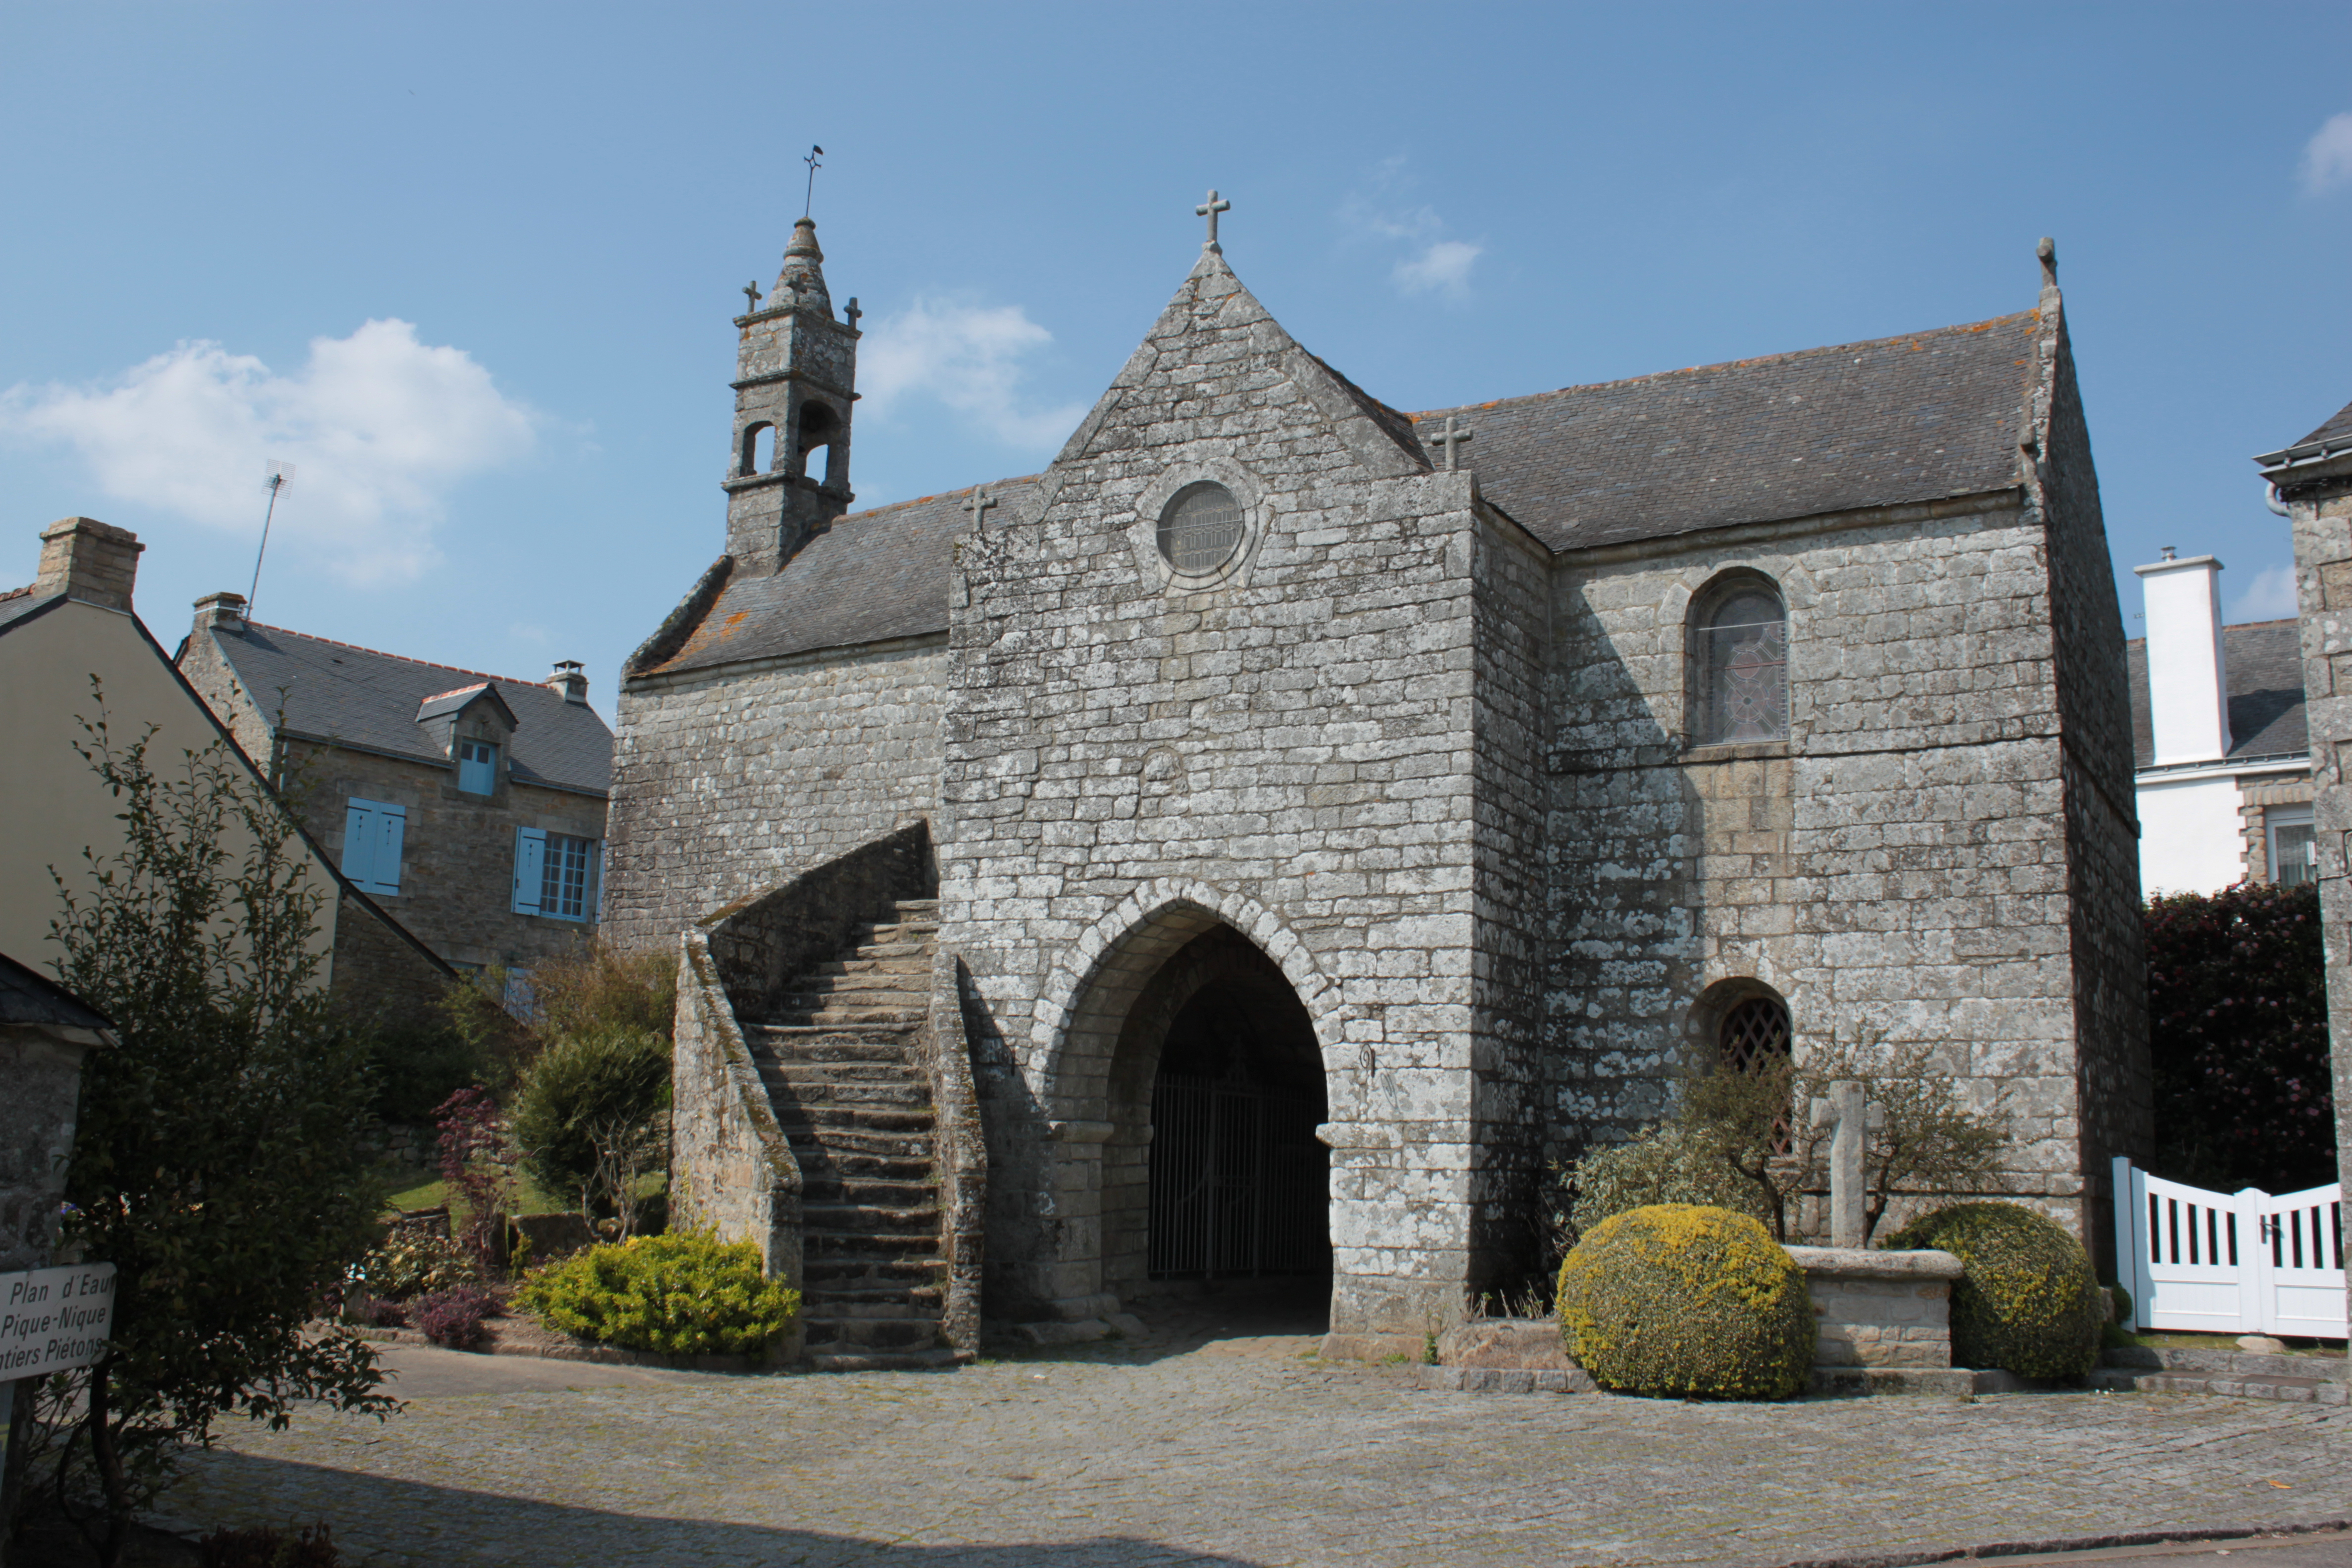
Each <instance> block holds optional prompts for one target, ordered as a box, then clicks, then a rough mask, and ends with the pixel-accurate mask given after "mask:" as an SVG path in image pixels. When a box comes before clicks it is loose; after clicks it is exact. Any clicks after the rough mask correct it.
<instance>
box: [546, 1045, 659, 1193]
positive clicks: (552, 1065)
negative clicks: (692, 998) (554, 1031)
mask: <svg viewBox="0 0 2352 1568" xmlns="http://www.w3.org/2000/svg"><path fill="white" fill-rule="evenodd" d="M669 1054H670V1052H669V1042H668V1041H667V1040H666V1039H664V1038H663V1037H661V1036H660V1035H658V1034H656V1033H655V1032H654V1031H652V1030H651V1029H640V1028H634V1027H628V1026H615V1027H608V1028H602V1029H595V1030H591V1031H588V1032H586V1033H583V1034H576V1035H559V1036H557V1037H555V1040H554V1041H553V1043H551V1045H550V1046H549V1047H547V1049H545V1050H544V1051H541V1053H540V1054H539V1057H538V1058H537V1059H536V1060H534V1061H533V1062H532V1063H531V1064H530V1068H528V1069H526V1070H525V1071H524V1073H523V1079H522V1084H521V1087H520V1089H517V1090H516V1092H515V1101H514V1117H513V1123H512V1126H513V1133H514V1141H515V1142H516V1144H517V1146H518V1147H520V1149H521V1150H522V1163H523V1168H524V1169H525V1170H527V1171H529V1172H530V1174H531V1175H532V1177H533V1178H534V1179H536V1180H537V1181H538V1183H539V1184H540V1185H541V1186H542V1187H544V1188H545V1189H546V1190H547V1191H549V1192H551V1193H581V1192H586V1191H588V1190H590V1189H592V1188H593V1187H594V1186H595V1185H596V1181H597V1171H596V1158H597V1144H598V1142H599V1141H600V1140H601V1141H604V1142H606V1143H608V1144H609V1143H611V1142H614V1141H615V1140H616V1139H617V1138H619V1137H621V1136H622V1135H624V1134H625V1131H627V1130H629V1129H634V1128H642V1127H644V1126H646V1124H648V1123H650V1122H651V1121H653V1119H654V1118H655V1117H656V1116H657V1115H658V1114H659V1113H660V1112H661V1111H662V1110H663V1109H664V1108H665V1107H667V1105H668V1104H669Z"/></svg>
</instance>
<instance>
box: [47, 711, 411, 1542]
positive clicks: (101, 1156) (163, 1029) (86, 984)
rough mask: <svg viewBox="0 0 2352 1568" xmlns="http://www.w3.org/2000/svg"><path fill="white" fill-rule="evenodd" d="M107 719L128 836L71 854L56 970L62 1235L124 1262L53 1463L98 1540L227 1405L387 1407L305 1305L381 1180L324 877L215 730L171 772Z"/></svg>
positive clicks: (59, 1417)
mask: <svg viewBox="0 0 2352 1568" xmlns="http://www.w3.org/2000/svg"><path fill="white" fill-rule="evenodd" d="M92 691H93V696H94V697H95V698H96V700H97V705H98V711H99V717H98V718H97V719H96V720H95V721H90V720H84V721H82V728H83V731H84V732H85V734H86V736H87V742H86V743H85V742H76V750H77V751H79V752H80V753H81V755H82V757H83V758H84V759H85V760H86V761H87V762H88V763H89V765H90V767H91V769H92V771H93V772H95V773H97V775H98V778H99V781H100V784H102V785H103V786H104V787H105V788H106V789H107V790H108V791H109V792H110V794H111V795H113V797H114V798H115V799H116V800H117V801H119V802H120V803H121V805H122V808H123V809H122V811H121V814H120V816H119V818H118V820H120V821H121V823H122V825H123V840H122V847H121V849H120V850H119V851H118V852H116V853H114V854H112V855H106V856H101V855H100V854H98V853H97V852H96V851H93V850H85V851H84V852H83V860H84V868H83V872H82V874H81V875H79V876H77V877H76V878H75V879H73V880H72V881H70V882H69V881H68V879H67V878H66V877H64V876H63V875H61V874H59V873H58V871H57V869H56V868H54V867H52V868H51V871H50V874H51V876H52V877H53V878H54V879H56V881H57V884H58V892H59V894H60V896H61V899H62V900H63V904H64V912H63V913H62V914H61V915H60V916H59V917H58V918H57V919H56V920H55V921H52V922H51V927H50V931H51V936H52V938H53V940H55V941H56V942H58V943H59V944H60V945H61V946H62V948H63V949H64V954H63V956H62V957H61V958H59V959H58V961H57V970H58V976H59V978H60V979H62V980H63V981H64V982H65V983H66V984H68V985H69V986H71V987H72V988H73V989H74V990H75V991H77V992H79V993H80V994H82V995H85V996H87V997H89V999H90V1000H91V1001H92V1002H94V1003H96V1004H97V1005H100V1007H102V1008H104V1009H105V1010H106V1012H107V1013H108V1015H109V1016H111V1017H112V1018H113V1019H114V1021H115V1025H116V1034H117V1037H118V1038H119V1039H120V1041H121V1044H120V1047H118V1048H116V1049H113V1050H109V1051H100V1052H95V1053H93V1054H92V1055H91V1058H90V1060H89V1067H88V1068H87V1069H86V1076H85V1079H84V1083H83V1090H82V1110H81V1117H80V1123H79V1128H78V1130H77V1132H76V1136H75V1142H74V1151H73V1157H72V1161H71V1163H70V1165H69V1166H68V1173H67V1197H68V1201H69V1202H70V1203H71V1205H73V1207H74V1211H75V1212H74V1214H73V1215H72V1216H71V1218H70V1219H69V1221H68V1228H67V1232H66V1240H67V1243H68V1246H69V1247H79V1249H80V1251H81V1254H82V1256H83V1257H85V1258H88V1259H89V1260H91V1261H102V1262H110V1263H112V1264H114V1265H115V1267H116V1269H117V1274H116V1285H115V1305H114V1323H113V1331H112V1335H111V1337H110V1340H109V1342H108V1345H107V1350H106V1353H105V1356H104V1358H103V1359H102V1360H100V1362H99V1363H97V1364H96V1365H95V1366H93V1367H89V1368H86V1369H84V1370H82V1371H81V1372H79V1373H72V1374H68V1375H67V1376H64V1377H60V1378H58V1379H54V1380H52V1382H51V1384H50V1385H49V1387H48V1388H47V1389H46V1390H45V1391H44V1395H43V1400H42V1415H44V1417H45V1422H44V1430H45V1431H46V1433H47V1449H46V1451H45V1454H44V1456H43V1458H44V1461H45V1462H46V1464H47V1465H48V1466H50V1467H53V1468H45V1469H44V1471H43V1474H44V1475H45V1476H46V1477H47V1478H49V1479H50V1480H51V1481H53V1483H54V1487H55V1493H56V1496H57V1499H58V1502H59V1503H60V1504H61V1505H62V1506H63V1507H65V1508H66V1510H68V1513H70V1514H74V1515H76V1516H82V1515H84V1514H88V1513H89V1512H90V1503H91V1500H92V1498H93V1496H94V1497H95V1499H96V1500H97V1505H98V1506H97V1508H96V1510H95V1512H94V1514H93V1515H91V1516H90V1517H89V1518H87V1519H86V1520H85V1529H87V1530H89V1531H90V1532H91V1534H92V1535H93V1537H94V1539H95V1540H96V1541H97V1543H98V1545H99V1549H100V1559H101V1561H102V1562H104V1563H108V1564H113V1563H118V1562H119V1561H120V1559H121V1552H122V1550H123V1547H124V1544H125V1542H126V1540H127V1532H128V1530H129V1526H130V1524H131V1514H132V1510H134V1509H135V1508H137V1507H139V1506H140V1505H141V1504H142V1502H143V1501H144V1500H146V1499H147V1498H148V1497H150V1496H152V1489H153V1488H154V1487H155V1486H157V1485H158V1484H160V1483H161V1482H162V1481H163V1479H167V1478H168V1475H169V1473H170V1469H171V1467H172V1464H173V1460H174V1459H175V1458H176V1457H177V1456H178V1455H179V1454H180V1453H181V1452H182V1451H184V1449H185V1448H186V1447H188V1446H190V1445H203V1444H205V1443H208V1442H209V1441H210V1440H211V1437H212V1434H213V1427H214V1425H215V1422H216V1421H217V1420H218V1419H219V1418H220V1417H222V1416H223V1415H229V1414H237V1415H246V1416H248V1417H250V1418H253V1419H257V1420H267V1421H268V1422H269V1424H270V1425H271V1426H285V1425H286V1422H287V1418H288V1416H289V1413H290V1412H291V1411H292V1409H293V1407H294V1405H295V1404H296V1403H297V1402H299V1401H305V1400H318V1401H324V1402H325V1403H327V1404H328V1405H331V1406H334V1407H336V1408H339V1409H343V1410H354V1411H362V1412H367V1413H372V1414H374V1415H378V1416H382V1415H384V1414H386V1413H388V1412H390V1411H392V1410H394V1409H395V1408H397V1405H396V1402H395V1401H394V1400H393V1399H392V1398H390V1397H389V1396H388V1395H386V1394H382V1393H380V1392H379V1386H380V1384H381V1382H382V1377H383V1374H382V1373H381V1371H380V1370H379V1368H378V1366H377V1364H376V1356H375V1352H374V1350H373V1347H371V1346H370V1345H369V1344H368V1343H367V1342H364V1341H362V1340H360V1339H358V1338H356V1337H352V1336H350V1335H346V1334H341V1333H328V1334H323V1335H314V1334H312V1333H310V1332H307V1331H305V1328H304V1324H305V1323H306V1321H309V1320H310V1318H311V1317H312V1316H313V1315H314V1314H315V1312H316V1310H317V1309H318V1307H319V1304H320V1299H321V1298H322V1296H324V1295H325V1293H326V1292H327V1291H328V1290H329V1289H331V1287H332V1286H334V1285H335V1284H336V1283H337V1282H338V1281H340V1280H341V1279H342V1278H343V1276H344V1274H345V1272H346V1270H347V1269H348V1268H349V1267H350V1265H352V1263H353V1262H355V1261H356V1260H358V1259H359V1258H361V1257H362V1256H363V1255H364V1254H365V1253H366V1251H367V1249H368V1243H369V1241H370V1239H371V1231H372V1221H373V1217H374V1215H375V1214H376V1211H377V1208H378V1199H379V1194H377V1193H376V1192H375V1191H374V1190H373V1185H372V1183H371V1181H370V1177H369V1173H368V1164H369V1155H368V1154H367V1152H365V1145H364V1143H363V1142H362V1136H361V1134H362V1131H364V1130H365V1128H366V1126H367V1121H368V1117H367V1105H368V1100H369V1097H370V1094H371V1091H372V1087H373V1086H372V1084H371V1081H370V1079H369V1075H368V1072H367V1064H366V1059H365V1049H366V1047H365V1046H364V1043H363V1042H362V1040H361V1039H360V1038H359V1037H358V1035H357V1032H356V1031H355V1030H354V1029H352V1027H351V1026H349V1025H348V1024H347V1023H346V1022H345V1021H344V1020H343V1019H341V1017H339V1016H338V1015H337V1014H336V1013H335V1011H334V1010H333V1008H332V1006H331V1003H330V1001H329V999H328V996H327V992H326V987H325V986H324V985H323V984H320V980H321V978H322V977H321V975H320V964H321V958H320V942H319V940H318V937H319V930H320V914H321V911H322V910H323V909H324V907H325V905H326V901H327V897H328V892H327V889H325V888H323V887H321V886H320V885H319V884H318V883H317V881H315V880H314V879H312V878H311V876H310V865H309V862H308V860H307V858H305V857H303V856H302V855H301V854H300V853H299V848H298V844H297V840H296V839H295V837H294V834H293V828H292V826H291V823H290V822H289V818H288V817H287V816H286V815H285V813H284V811H283V809H282V808H281V806H280V805H279V804H278V801H277V800H276V799H275V797H273V796H272V795H270V794H269V793H268V790H267V789H266V788H265V787H264V786H262V785H261V784H259V783H258V782H257V781H256V780H254V779H253V778H252V777H251V775H250V774H249V773H247V772H246V771H245V770H244V768H243V767H242V766H241V764H239V763H238V762H237V761H236V758H235V757H234V756H233V755H232V754H231V753H230V752H229V751H228V749H227V747H226V745H224V744H219V743H215V744H214V745H212V746H210V747H207V748H206V749H205V750H203V751H201V752H184V753H183V757H182V761H181V762H180V763H178V764H177V765H175V766H172V767H170V769H169V771H168V773H159V772H158V770H157V769H156V768H155V767H154V766H153V765H152V763H151V760H150V757H149V752H148V748H149V743H150V742H152V739H153V735H154V731H153V729H152V728H151V729H149V730H148V731H146V733H145V734H144V735H142V737H141V738H140V739H139V740H138V741H136V742H131V743H130V744H128V745H124V744H121V743H120V742H117V741H116V740H115V739H114V738H113V737H112V736H111V735H110V733H109V731H108V729H107V722H106V717H105V695H104V692H103V691H102V690H101V689H99V688H98V686H97V683H96V682H95V681H93V682H92Z"/></svg>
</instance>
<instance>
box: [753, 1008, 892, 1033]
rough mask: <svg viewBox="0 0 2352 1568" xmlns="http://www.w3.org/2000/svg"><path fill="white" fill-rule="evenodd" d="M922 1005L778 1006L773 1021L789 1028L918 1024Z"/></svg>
mask: <svg viewBox="0 0 2352 1568" xmlns="http://www.w3.org/2000/svg"><path fill="white" fill-rule="evenodd" d="M924 1016H925V1014H924V1010H923V1009H922V1008H919V1007H847V1006H844V1007H823V1008H818V1009H816V1010H814V1011H808V1010H794V1009H791V1008H779V1009H778V1010H777V1012H776V1016H775V1019H774V1021H775V1022H776V1023H778V1024H781V1025H782V1026H785V1027H786V1028H801V1029H838V1028H842V1027H845V1026H856V1025H859V1024H898V1025H911V1024H919V1023H921V1022H922V1021H923V1018H924Z"/></svg>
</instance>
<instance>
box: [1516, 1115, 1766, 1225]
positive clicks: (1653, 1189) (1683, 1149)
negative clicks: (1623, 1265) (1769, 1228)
mask: <svg viewBox="0 0 2352 1568" xmlns="http://www.w3.org/2000/svg"><path fill="white" fill-rule="evenodd" d="M1560 1183H1561V1186H1562V1188H1563V1189H1564V1191H1563V1195H1564V1196H1565V1195H1568V1194H1573V1196H1572V1198H1571V1200H1570V1202H1569V1204H1568V1205H1567V1208H1566V1212H1565V1213H1564V1214H1560V1215H1557V1216H1556V1221H1555V1223H1556V1224H1557V1226H1558V1228H1559V1230H1560V1231H1561V1232H1562V1234H1563V1236H1564V1237H1565V1238H1566V1239H1567V1240H1569V1241H1570V1242H1571V1243H1572V1242H1574V1241H1576V1240H1578V1239H1580V1238H1581V1237H1585V1236H1588V1235H1590V1234H1591V1232H1592V1230H1593V1229H1594V1227H1596V1226H1599V1225H1600V1224H1601V1221H1602V1220H1605V1219H1608V1218H1609V1217H1610V1216H1612V1215H1621V1214H1623V1213H1625V1212H1626V1211H1627V1210H1628V1209H1637V1208H1643V1207H1647V1206H1648V1205H1653V1204H1703V1205H1707V1206H1709V1207H1712V1208H1726V1209H1729V1210H1731V1211H1732V1212H1733V1213H1735V1214H1747V1215H1755V1216H1756V1217H1757V1218H1758V1219H1759V1220H1769V1213H1768V1211H1767V1210H1766V1208H1765V1206H1764V1196H1763V1194H1762V1192H1761V1191H1760V1190H1759V1188H1758V1187H1757V1185H1756V1184H1755V1183H1754V1182H1751V1181H1749V1180H1748V1178H1747V1177H1745V1176H1743V1175H1741V1174H1740V1173H1738V1172H1737V1171H1735V1170H1733V1169H1732V1168H1731V1167H1730V1166H1729V1165H1728V1164H1727V1163H1725V1162H1724V1159H1723V1155H1722V1153H1721V1152H1719V1151H1718V1150H1717V1149H1716V1148H1715V1147H1714V1146H1713V1145H1711V1144H1709V1143H1708V1142H1706V1141H1704V1140H1703V1139H1701V1138H1699V1137H1697V1136H1696V1135H1695V1134H1694V1132H1693V1131H1692V1130H1691V1129H1690V1128H1688V1127H1685V1126H1683V1125H1681V1124H1679V1123H1675V1122H1666V1123H1663V1124H1660V1125H1658V1126H1654V1127H1644V1128H1643V1129H1642V1130H1641V1131H1639V1132H1636V1133H1634V1134H1633V1137H1631V1138H1629V1139H1627V1140H1626V1141H1625V1142H1622V1143H1612V1144H1608V1145H1606V1146H1605V1147H1602V1148H1599V1149H1595V1150H1593V1151H1592V1152H1590V1153H1588V1154H1586V1155H1585V1156H1584V1157H1583V1158H1581V1159H1580V1160H1578V1161H1577V1162H1576V1163H1574V1164H1573V1165H1570V1166H1569V1167H1568V1168H1567V1169H1566V1170H1564V1171H1562V1172H1561V1173H1560Z"/></svg>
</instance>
